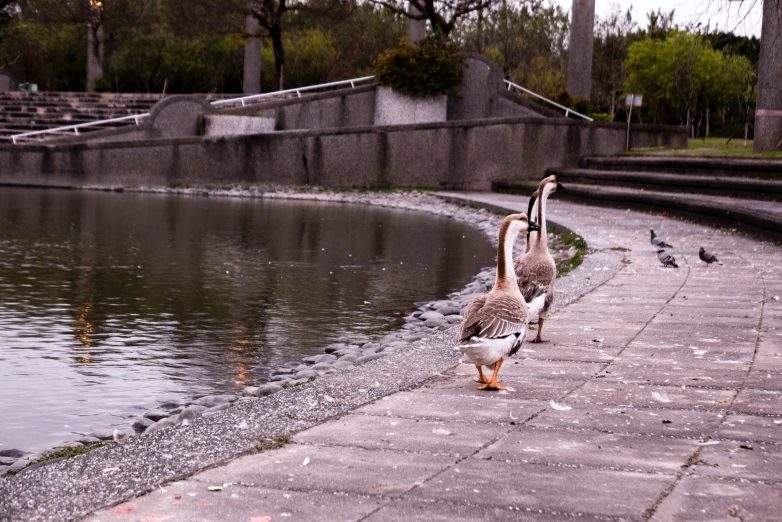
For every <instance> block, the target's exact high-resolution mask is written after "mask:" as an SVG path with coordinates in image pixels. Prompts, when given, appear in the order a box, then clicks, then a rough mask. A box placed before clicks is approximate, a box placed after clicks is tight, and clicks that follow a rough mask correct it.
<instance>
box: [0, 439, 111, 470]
mask: <svg viewBox="0 0 782 522" xmlns="http://www.w3.org/2000/svg"><path fill="white" fill-rule="evenodd" d="M110 444H114V441H106V442H97V443H95V444H90V445H89V446H80V447H78V448H65V449H61V450H59V451H55V452H53V453H49V454H47V455H44V456H43V457H41V458H40V459H38V460H34V461H31V462H30V463H29V464H27V465H26V466H25V467H23V468H20V469H17V470H16V471H8V472H7V473H6V475H16V474H17V473H19V472H21V471H24V470H26V469H27V468H29V467H30V466H35V465H36V464H41V463H42V462H47V461H49V460H54V459H62V458H71V457H75V456H77V455H83V454H85V453H89V452H90V451H92V450H94V449H97V448H102V447H103V446H109V445H110Z"/></svg>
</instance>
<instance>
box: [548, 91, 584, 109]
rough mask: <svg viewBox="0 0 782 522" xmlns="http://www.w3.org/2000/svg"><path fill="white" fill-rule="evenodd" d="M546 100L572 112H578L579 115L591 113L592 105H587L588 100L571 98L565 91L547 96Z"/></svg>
mask: <svg viewBox="0 0 782 522" xmlns="http://www.w3.org/2000/svg"><path fill="white" fill-rule="evenodd" d="M548 98H549V99H551V100H552V101H555V102H557V103H558V104H560V105H564V106H565V107H568V108H570V109H573V110H574V111H577V112H580V113H581V114H589V113H590V112H592V104H591V103H589V100H587V99H585V98H578V97H576V96H571V95H570V93H569V92H567V91H559V92H558V93H556V94H552V95H550V96H548Z"/></svg>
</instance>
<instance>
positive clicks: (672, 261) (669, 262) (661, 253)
mask: <svg viewBox="0 0 782 522" xmlns="http://www.w3.org/2000/svg"><path fill="white" fill-rule="evenodd" d="M657 259H659V260H660V263H662V264H663V266H665V267H668V266H672V267H674V268H679V265H677V264H676V258H675V257H673V256H672V255H671V254H669V253H668V252H666V251H665V250H663V249H662V248H661V249H660V250H658V251H657Z"/></svg>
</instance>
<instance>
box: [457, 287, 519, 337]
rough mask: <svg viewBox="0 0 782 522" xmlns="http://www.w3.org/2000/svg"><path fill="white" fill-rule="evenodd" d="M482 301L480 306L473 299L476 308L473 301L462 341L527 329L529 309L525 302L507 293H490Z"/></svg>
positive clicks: (465, 320) (461, 334)
mask: <svg viewBox="0 0 782 522" xmlns="http://www.w3.org/2000/svg"><path fill="white" fill-rule="evenodd" d="M476 301H477V299H476ZM482 301H483V303H482V305H480V306H479V304H478V303H475V301H473V303H475V306H474V308H473V304H472V303H471V306H470V307H469V308H468V309H467V312H466V313H465V319H464V324H463V325H462V330H461V332H460V335H459V338H460V340H461V341H464V340H467V339H469V338H470V337H473V336H478V337H488V338H502V337H507V336H508V335H512V334H518V333H521V332H523V331H524V330H525V327H526V318H527V310H526V308H525V306H524V303H522V302H521V301H519V300H518V299H516V298H514V297H512V296H507V295H499V296H495V295H488V296H486V298H485V299H483V300H482ZM471 312H472V313H471Z"/></svg>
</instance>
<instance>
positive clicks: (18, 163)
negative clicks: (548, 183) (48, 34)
mask: <svg viewBox="0 0 782 522" xmlns="http://www.w3.org/2000/svg"><path fill="white" fill-rule="evenodd" d="M624 133H625V127H624V125H622V124H620V123H595V124H590V123H586V122H581V121H575V120H570V119H564V118H559V119H552V118H506V119H484V120H471V121H462V122H445V123H430V124H421V125H406V126H393V127H359V128H345V129H334V130H321V131H296V132H278V133H272V134H263V135H254V136H230V137H213V138H198V137H197V138H176V139H158V140H146V141H138V142H126V143H80V144H60V145H49V146H43V145H39V146H24V147H18V146H12V145H4V146H0V183H3V184H22V185H23V184H27V185H52V186H89V185H104V186H118V185H123V186H134V185H169V184H172V183H191V184H204V183H215V184H218V183H219V184H229V183H280V184H317V185H326V186H334V187H351V186H358V187H383V186H390V185H402V186H425V187H438V188H455V189H471V190H489V189H490V187H491V181H492V180H493V179H498V178H503V179H540V178H542V177H543V176H544V173H545V171H546V169H547V168H549V167H569V166H576V165H577V163H578V159H579V158H580V157H581V156H585V155H601V154H614V153H616V152H619V151H622V150H623V149H624V143H625V141H624V140H625V134H624ZM686 142H687V136H686V131H685V130H683V129H682V128H679V127H662V126H651V125H637V126H635V127H634V130H633V143H634V146H636V147H651V146H666V147H680V146H685V145H686Z"/></svg>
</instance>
